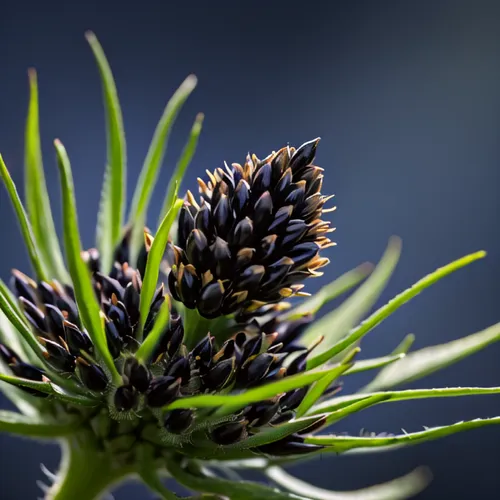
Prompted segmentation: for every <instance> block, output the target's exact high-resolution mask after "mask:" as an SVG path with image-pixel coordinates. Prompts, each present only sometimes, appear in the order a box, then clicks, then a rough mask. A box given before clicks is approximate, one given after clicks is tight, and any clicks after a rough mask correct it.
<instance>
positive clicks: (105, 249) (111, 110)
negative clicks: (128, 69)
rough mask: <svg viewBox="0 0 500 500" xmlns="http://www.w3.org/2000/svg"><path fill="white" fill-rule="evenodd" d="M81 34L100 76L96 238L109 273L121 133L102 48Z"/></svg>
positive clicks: (119, 211) (117, 232)
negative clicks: (102, 147) (102, 143)
mask: <svg viewBox="0 0 500 500" xmlns="http://www.w3.org/2000/svg"><path fill="white" fill-rule="evenodd" d="M85 36H86V38H87V41H88V42H89V44H90V47H91V49H92V52H93V53H94V56H95V59H96V62H97V66H98V68H99V73H100V75H101V81H102V90H103V96H104V108H105V110H106V138H107V149H108V153H107V155H108V157H107V160H106V162H107V163H106V172H105V176H104V182H103V186H102V191H101V206H100V211H99V220H98V223H97V233H96V240H97V245H98V248H99V252H100V255H101V259H102V263H101V265H102V267H103V269H104V270H105V271H106V272H109V270H110V268H111V264H112V262H113V251H114V249H115V247H116V246H117V245H118V243H119V241H120V238H121V232H122V226H123V217H124V214H125V203H126V194H127V168H126V167H127V152H126V144H125V132H124V129H123V118H122V112H121V108H120V102H119V100H118V93H117V90H116V85H115V81H114V78H113V74H112V72H111V68H110V67H109V64H108V61H107V59H106V56H105V54H104V51H103V50H102V47H101V45H100V43H99V41H98V40H97V37H96V36H95V35H94V33H92V32H90V31H89V32H87V33H86V35H85Z"/></svg>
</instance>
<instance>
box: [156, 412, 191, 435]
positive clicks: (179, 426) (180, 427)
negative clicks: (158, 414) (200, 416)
mask: <svg viewBox="0 0 500 500" xmlns="http://www.w3.org/2000/svg"><path fill="white" fill-rule="evenodd" d="M193 422H194V413H193V411H192V410H172V411H169V412H167V413H165V415H164V419H163V425H164V427H165V430H167V431H168V432H171V433H172V434H182V433H183V432H186V431H187V430H188V429H189V428H190V427H191V425H193Z"/></svg>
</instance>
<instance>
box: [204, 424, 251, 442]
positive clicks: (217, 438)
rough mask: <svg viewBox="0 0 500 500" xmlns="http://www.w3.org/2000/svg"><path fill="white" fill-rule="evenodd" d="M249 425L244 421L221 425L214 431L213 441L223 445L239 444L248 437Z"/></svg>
mask: <svg viewBox="0 0 500 500" xmlns="http://www.w3.org/2000/svg"><path fill="white" fill-rule="evenodd" d="M247 423H248V422H247V421H246V420H244V421H243V422H229V423H227V424H222V425H219V426H218V427H216V428H215V429H214V430H213V431H212V440H213V441H214V442H215V443H217V444H221V445H228V444H233V443H237V442H238V441H241V440H242V439H245V438H246V437H247V435H248V432H247Z"/></svg>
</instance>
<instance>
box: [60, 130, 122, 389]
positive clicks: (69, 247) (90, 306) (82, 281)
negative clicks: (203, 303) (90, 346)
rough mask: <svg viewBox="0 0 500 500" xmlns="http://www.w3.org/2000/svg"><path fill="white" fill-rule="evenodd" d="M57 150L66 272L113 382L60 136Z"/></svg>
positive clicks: (113, 371) (115, 374)
mask: <svg viewBox="0 0 500 500" xmlns="http://www.w3.org/2000/svg"><path fill="white" fill-rule="evenodd" d="M54 146H55V148H56V152H57V161H58V165H59V173H60V177H61V194H62V203H63V215H64V246H65V249H66V258H67V260H68V265H69V272H70V275H71V280H72V282H73V286H74V291H75V298H76V303H77V306H78V309H79V312H80V315H81V317H82V321H83V324H84V326H85V328H86V329H87V332H88V334H89V336H90V338H91V339H92V342H93V343H94V345H95V348H96V351H97V354H98V356H99V358H100V359H101V360H102V361H103V363H104V364H105V365H106V367H107V369H108V370H109V372H110V373H111V375H112V378H113V380H114V381H115V382H118V383H119V381H120V375H119V374H118V371H117V370H116V367H115V364H114V362H113V359H112V357H111V354H110V352H109V348H108V345H107V342H106V337H105V334H104V326H103V321H102V319H101V315H100V312H99V305H98V303H97V300H96V298H95V295H94V290H93V288H92V282H91V280H90V272H89V270H88V268H87V266H86V264H85V262H84V261H83V259H82V255H81V254H82V245H81V242H80V241H81V240H80V231H79V229H78V227H79V226H78V216H77V212H76V201H75V190H74V186H73V175H72V173H71V165H70V163H69V158H68V155H67V153H66V149H65V148H64V146H63V145H62V143H61V142H60V141H59V140H56V141H54Z"/></svg>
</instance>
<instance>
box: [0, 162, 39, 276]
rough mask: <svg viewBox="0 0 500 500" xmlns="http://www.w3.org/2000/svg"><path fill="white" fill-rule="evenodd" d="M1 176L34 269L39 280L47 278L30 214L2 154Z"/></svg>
mask: <svg viewBox="0 0 500 500" xmlns="http://www.w3.org/2000/svg"><path fill="white" fill-rule="evenodd" d="M0 176H1V177H2V180H3V182H4V184H5V187H6V188H7V192H8V193H9V196H10V201H11V202H12V206H13V207H14V210H15V212H16V215H17V221H18V222H19V225H20V226H21V232H22V233H23V237H24V243H25V244H26V248H27V249H28V255H29V258H30V260H31V265H32V266H33V270H34V271H35V273H36V275H37V277H38V279H39V280H46V279H47V269H46V267H45V265H44V263H43V262H42V260H41V259H40V256H39V254H38V250H37V247H36V243H35V236H34V235H33V230H32V228H31V224H30V221H29V220H28V216H27V214H26V211H25V210H24V207H23V204H22V202H21V198H19V194H18V192H17V189H16V186H15V184H14V181H13V180H12V177H11V176H10V174H9V171H8V170H7V166H6V165H5V163H4V161H3V158H2V156H1V155H0Z"/></svg>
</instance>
